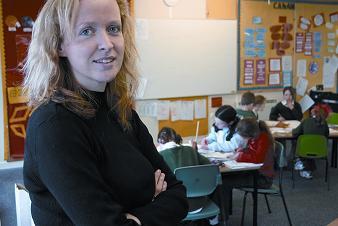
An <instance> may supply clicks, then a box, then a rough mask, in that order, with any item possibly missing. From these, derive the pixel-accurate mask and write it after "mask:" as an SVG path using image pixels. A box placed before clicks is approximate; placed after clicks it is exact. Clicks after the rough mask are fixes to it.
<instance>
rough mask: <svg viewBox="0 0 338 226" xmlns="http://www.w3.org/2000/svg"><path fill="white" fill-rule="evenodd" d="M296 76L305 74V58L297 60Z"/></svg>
mask: <svg viewBox="0 0 338 226" xmlns="http://www.w3.org/2000/svg"><path fill="white" fill-rule="evenodd" d="M297 76H298V77H305V76H306V60H298V61H297Z"/></svg>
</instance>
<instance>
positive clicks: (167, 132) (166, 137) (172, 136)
mask: <svg viewBox="0 0 338 226" xmlns="http://www.w3.org/2000/svg"><path fill="white" fill-rule="evenodd" d="M170 141H174V142H175V143H176V144H181V143H182V137H181V136H180V135H179V134H177V133H176V131H175V130H174V129H172V128H169V127H163V128H162V129H161V130H160V131H159V132H158V136H157V142H158V143H159V144H165V143H168V142H170Z"/></svg>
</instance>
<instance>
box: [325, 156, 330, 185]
mask: <svg viewBox="0 0 338 226" xmlns="http://www.w3.org/2000/svg"><path fill="white" fill-rule="evenodd" d="M325 181H326V183H327V190H328V191H330V178H329V160H328V159H327V158H326V166H325Z"/></svg>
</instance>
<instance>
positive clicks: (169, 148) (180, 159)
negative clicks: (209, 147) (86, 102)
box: [157, 127, 210, 172]
mask: <svg viewBox="0 0 338 226" xmlns="http://www.w3.org/2000/svg"><path fill="white" fill-rule="evenodd" d="M157 141H158V143H159V144H160V146H159V150H160V154H161V155H162V157H163V158H164V161H165V162H166V163H167V164H168V166H169V168H170V169H171V170H172V171H173V172H174V170H175V169H176V168H178V167H183V166H194V165H205V164H210V161H209V159H207V158H206V157H204V156H202V155H201V154H199V153H198V152H197V150H196V149H197V147H196V148H195V149H194V148H193V147H190V146H184V145H181V144H182V137H181V136H180V135H179V134H177V133H176V131H175V130H174V129H172V128H169V127H163V128H162V129H161V130H160V132H159V133H158V139H157Z"/></svg>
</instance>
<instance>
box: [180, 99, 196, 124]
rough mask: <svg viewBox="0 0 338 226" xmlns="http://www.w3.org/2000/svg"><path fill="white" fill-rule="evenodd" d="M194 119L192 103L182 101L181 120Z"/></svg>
mask: <svg viewBox="0 0 338 226" xmlns="http://www.w3.org/2000/svg"><path fill="white" fill-rule="evenodd" d="M193 119H194V102H193V101H182V102H181V120H193Z"/></svg>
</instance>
